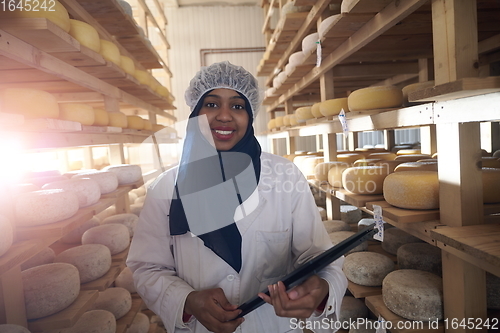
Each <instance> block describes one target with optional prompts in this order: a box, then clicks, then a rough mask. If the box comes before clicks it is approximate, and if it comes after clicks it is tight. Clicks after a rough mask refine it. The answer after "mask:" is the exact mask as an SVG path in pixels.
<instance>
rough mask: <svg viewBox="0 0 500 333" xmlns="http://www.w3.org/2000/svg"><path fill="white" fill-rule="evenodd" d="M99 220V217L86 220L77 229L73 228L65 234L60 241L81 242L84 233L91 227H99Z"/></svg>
mask: <svg viewBox="0 0 500 333" xmlns="http://www.w3.org/2000/svg"><path fill="white" fill-rule="evenodd" d="M99 224H100V223H99V220H98V219H97V217H95V216H94V217H93V218H91V219H90V220H88V221H85V222H84V223H83V224H82V225H81V226H79V227H78V228H76V229H73V230H71V231H70V232H69V233H67V234H66V235H64V236H63V237H62V238H61V239H60V240H59V241H60V242H62V243H65V244H81V243H82V236H83V233H84V232H85V231H87V230H89V229H90V228H93V227H97V226H98V225H99Z"/></svg>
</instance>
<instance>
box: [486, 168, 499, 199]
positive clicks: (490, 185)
mask: <svg viewBox="0 0 500 333" xmlns="http://www.w3.org/2000/svg"><path fill="white" fill-rule="evenodd" d="M482 179H483V202H484V203H496V202H500V191H499V190H498V189H499V188H500V169H496V168H482Z"/></svg>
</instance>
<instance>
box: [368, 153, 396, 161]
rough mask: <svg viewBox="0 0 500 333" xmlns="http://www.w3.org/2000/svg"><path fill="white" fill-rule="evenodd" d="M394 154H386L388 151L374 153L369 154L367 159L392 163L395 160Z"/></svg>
mask: <svg viewBox="0 0 500 333" xmlns="http://www.w3.org/2000/svg"><path fill="white" fill-rule="evenodd" d="M396 156H397V155H396V154H394V153H391V152H388V151H382V152H375V153H370V154H369V155H368V158H378V159H381V160H384V161H393V160H395V159H396Z"/></svg>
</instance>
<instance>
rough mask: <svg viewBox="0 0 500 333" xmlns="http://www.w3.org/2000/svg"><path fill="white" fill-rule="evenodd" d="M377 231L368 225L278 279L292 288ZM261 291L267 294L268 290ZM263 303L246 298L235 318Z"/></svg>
mask: <svg viewBox="0 0 500 333" xmlns="http://www.w3.org/2000/svg"><path fill="white" fill-rule="evenodd" d="M377 232H378V229H376V228H375V224H371V225H370V226H368V228H366V229H364V230H362V231H360V232H358V233H356V234H354V235H352V236H351V237H349V238H347V239H345V240H343V241H342V242H340V243H338V244H337V245H335V246H332V247H331V248H330V249H328V250H326V251H325V252H323V253H321V254H320V255H318V256H316V257H314V258H313V259H311V260H309V261H307V262H305V263H303V264H302V265H301V266H299V267H298V268H297V269H296V270H294V271H293V272H291V273H290V274H288V275H286V276H285V277H284V278H282V279H280V280H281V281H282V282H283V284H284V285H285V287H286V289H287V290H289V289H290V288H293V287H295V286H297V285H299V284H301V283H302V282H304V281H305V280H306V279H308V278H309V277H311V276H312V275H314V274H317V273H318V272H319V271H321V270H322V269H323V268H325V267H326V266H328V265H329V264H330V263H332V262H333V261H335V260H337V259H338V258H340V257H341V256H342V255H344V254H345V253H347V252H348V251H349V250H352V249H353V248H355V247H356V246H358V245H359V244H361V243H363V242H364V241H365V240H366V239H367V238H369V237H371V236H373V235H374V234H375V233H377ZM276 282H278V281H276ZM262 292H263V293H264V294H266V295H268V296H269V290H266V291H262ZM264 303H265V301H264V300H263V299H262V298H260V297H259V296H255V297H253V298H252V299H250V300H248V301H247V302H245V303H243V304H241V305H240V306H239V307H238V309H240V310H242V312H241V313H240V314H239V315H238V317H236V318H235V319H237V318H240V317H243V316H245V315H247V314H248V313H250V312H252V311H253V310H255V309H257V308H258V307H259V306H261V305H263V304H264Z"/></svg>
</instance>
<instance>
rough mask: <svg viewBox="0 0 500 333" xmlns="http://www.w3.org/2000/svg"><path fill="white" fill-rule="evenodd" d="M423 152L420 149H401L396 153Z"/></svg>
mask: <svg viewBox="0 0 500 333" xmlns="http://www.w3.org/2000/svg"><path fill="white" fill-rule="evenodd" d="M421 153H422V151H421V150H420V149H399V150H398V151H397V152H396V155H416V154H417V155H418V154H421Z"/></svg>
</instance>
